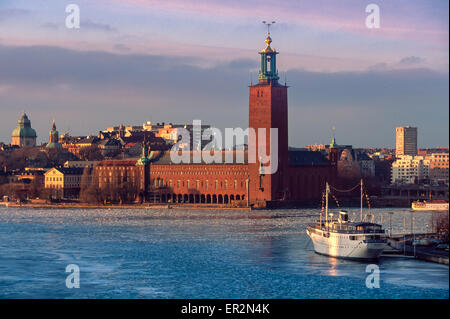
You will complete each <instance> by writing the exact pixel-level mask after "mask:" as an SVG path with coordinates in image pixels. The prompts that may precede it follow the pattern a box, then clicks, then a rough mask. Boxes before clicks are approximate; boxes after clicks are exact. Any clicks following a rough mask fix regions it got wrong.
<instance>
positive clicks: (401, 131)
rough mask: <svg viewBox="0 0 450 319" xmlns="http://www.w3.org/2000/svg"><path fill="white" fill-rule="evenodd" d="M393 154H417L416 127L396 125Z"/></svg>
mask: <svg viewBox="0 0 450 319" xmlns="http://www.w3.org/2000/svg"><path fill="white" fill-rule="evenodd" d="M395 155H397V156H399V155H411V156H416V155H417V127H411V126H404V127H403V126H398V127H396V129H395Z"/></svg>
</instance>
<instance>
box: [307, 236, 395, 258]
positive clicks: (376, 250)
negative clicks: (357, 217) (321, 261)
mask: <svg viewBox="0 0 450 319" xmlns="http://www.w3.org/2000/svg"><path fill="white" fill-rule="evenodd" d="M324 233H325V234H329V237H325V236H324V235H323V234H324ZM307 234H308V236H309V237H310V238H311V241H312V242H313V245H314V251H315V252H316V253H318V254H321V255H326V256H331V257H336V258H343V259H353V260H376V259H378V258H379V257H380V255H381V254H382V253H383V251H384V249H385V248H386V241H385V240H374V241H370V240H369V241H368V240H364V239H362V238H363V237H364V235H358V236H357V237H361V239H357V240H350V238H349V235H348V234H339V233H332V232H326V231H321V230H317V229H316V230H313V231H311V229H308V230H307Z"/></svg>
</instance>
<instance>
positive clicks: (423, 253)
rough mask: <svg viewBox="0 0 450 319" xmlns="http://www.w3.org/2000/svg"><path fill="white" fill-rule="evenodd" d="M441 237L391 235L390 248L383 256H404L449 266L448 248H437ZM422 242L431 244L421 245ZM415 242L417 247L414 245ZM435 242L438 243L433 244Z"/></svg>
mask: <svg viewBox="0 0 450 319" xmlns="http://www.w3.org/2000/svg"><path fill="white" fill-rule="evenodd" d="M440 237H441V235H440V234H436V233H422V234H398V235H391V236H389V237H388V243H387V244H388V248H387V249H386V250H385V251H384V252H383V254H384V255H403V256H407V257H411V258H416V259H419V260H424V261H429V262H434V263H438V264H443V265H447V266H448V265H449V263H448V257H449V252H448V248H447V250H445V249H439V248H437V246H438V245H437V242H438V240H439V238H440ZM420 240H424V242H428V243H429V244H426V245H419V244H418V241H420ZM414 241H415V243H416V245H413V243H414ZM433 241H434V242H436V243H433Z"/></svg>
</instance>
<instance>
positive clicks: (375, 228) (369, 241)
mask: <svg viewBox="0 0 450 319" xmlns="http://www.w3.org/2000/svg"><path fill="white" fill-rule="evenodd" d="M361 190H362V181H361ZM329 192H330V188H329V185H328V183H327V185H326V209H325V220H323V219H322V213H321V214H320V220H319V221H317V222H316V223H315V224H313V225H308V227H307V229H306V233H307V234H308V236H309V237H310V238H311V241H312V242H313V245H314V251H315V252H316V253H318V254H322V255H327V256H332V257H337V258H346V259H355V260H375V259H378V257H379V256H380V255H381V253H382V252H383V250H384V249H385V248H386V242H387V240H386V235H385V231H384V230H383V228H382V226H381V225H379V224H376V223H373V222H369V221H364V220H363V216H362V204H361V221H359V222H352V221H349V219H348V213H347V212H346V211H343V210H342V211H340V212H339V216H338V219H337V220H333V214H331V213H330V214H329V213H328V195H329ZM361 194H362V191H361ZM361 198H362V196H361ZM361 202H362V200H361ZM329 217H330V218H329Z"/></svg>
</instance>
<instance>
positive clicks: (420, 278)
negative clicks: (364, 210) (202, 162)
mask: <svg viewBox="0 0 450 319" xmlns="http://www.w3.org/2000/svg"><path fill="white" fill-rule="evenodd" d="M350 211H351V212H354V213H355V215H357V214H358V210H354V211H352V210H350ZM388 211H394V212H395V213H394V215H393V216H392V224H393V230H394V233H395V232H397V233H398V232H401V231H402V230H403V224H404V222H406V227H407V228H408V230H409V229H410V228H409V227H410V225H411V224H410V217H411V213H410V212H409V211H408V210H402V209H394V210H392V209H376V210H372V213H374V214H375V215H376V216H377V217H378V218H379V221H380V220H381V216H383V222H384V224H385V226H386V227H387V228H389V217H388V214H387V212H388ZM317 213H318V212H317V210H307V209H305V210H279V211H207V210H197V211H191V210H190V211H183V210H144V209H142V210H133V209H123V210H118V209H113V210H105V209H99V210H84V209H31V208H5V207H0V298H448V297H449V268H448V266H444V265H439V264H434V263H427V262H423V261H418V260H412V259H406V258H403V257H386V258H384V257H383V258H381V259H380V260H379V262H378V266H379V267H380V288H378V289H377V288H373V289H368V288H367V287H366V284H365V281H366V276H367V275H368V273H366V266H367V263H360V262H354V261H344V260H338V259H334V258H329V257H325V256H320V255H317V254H315V253H314V251H313V247H312V244H311V243H310V241H309V238H308V237H307V235H306V233H305V227H306V225H307V224H308V223H309V222H311V221H313V220H314V219H316V218H317ZM405 216H406V220H404V217H405ZM415 216H416V217H415V226H414V227H415V230H416V231H425V230H427V224H428V225H430V213H415ZM428 227H429V226H428ZM68 264H76V265H78V266H79V268H80V288H78V289H77V288H73V289H69V288H67V287H66V277H67V276H68V275H69V274H68V273H66V272H65V269H66V266H67V265H68Z"/></svg>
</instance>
